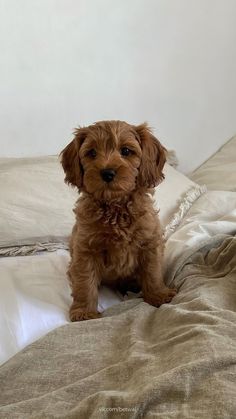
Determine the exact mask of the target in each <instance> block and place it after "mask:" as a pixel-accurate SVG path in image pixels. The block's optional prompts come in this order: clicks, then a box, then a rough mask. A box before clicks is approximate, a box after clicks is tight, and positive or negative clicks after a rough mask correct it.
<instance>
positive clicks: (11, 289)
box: [0, 192, 236, 362]
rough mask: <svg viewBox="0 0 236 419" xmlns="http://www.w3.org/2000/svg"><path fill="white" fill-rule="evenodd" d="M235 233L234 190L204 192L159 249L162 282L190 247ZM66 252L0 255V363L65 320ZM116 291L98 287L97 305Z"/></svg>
mask: <svg viewBox="0 0 236 419" xmlns="http://www.w3.org/2000/svg"><path fill="white" fill-rule="evenodd" d="M235 231H236V193H235V192H208V193H206V194H204V195H202V196H201V197H200V198H199V199H198V200H197V201H196V202H195V203H194V204H193V206H192V207H191V209H190V210H189V212H188V214H187V216H186V217H185V218H184V220H183V221H182V224H181V225H180V227H179V228H178V229H177V230H176V232H175V233H174V234H173V235H172V236H171V237H170V238H169V239H168V241H167V244H166V253H165V267H166V269H165V277H166V280H167V283H170V282H171V278H172V276H173V273H172V266H173V265H175V266H176V263H175V262H176V260H177V259H178V258H179V256H180V255H181V254H183V253H185V252H188V253H189V252H191V249H192V248H193V246H195V247H196V245H197V244H199V247H200V246H201V245H202V243H204V242H205V241H206V240H208V239H209V238H210V237H212V236H214V235H216V234H230V233H233V232H235ZM68 261H69V254H68V252H66V251H62V250H61V251H60V250H58V251H57V252H53V253H44V254H42V255H40V256H39V255H35V256H27V257H9V258H1V259H0V329H1V331H0V336H1V341H0V362H4V361H6V360H7V359H8V358H10V357H11V356H12V355H14V354H15V353H16V352H18V351H19V350H20V349H22V348H23V347H25V346H26V345H28V344H29V343H31V342H33V341H34V340H36V339H38V338H39V337H41V336H43V335H44V334H46V333H47V332H49V331H50V330H52V329H54V328H56V327H58V326H61V325H63V324H65V323H67V322H68V321H69V319H68V309H69V306H70V303H71V297H70V288H69V285H68V282H67V279H66V268H67V264H68ZM121 300H122V298H121V296H120V295H119V294H116V293H115V292H114V291H111V290H109V289H107V288H105V287H103V288H102V289H101V291H100V294H99V309H100V310H101V311H103V310H104V309H106V308H107V307H109V306H111V305H113V304H116V303H119V302H120V301H121Z"/></svg>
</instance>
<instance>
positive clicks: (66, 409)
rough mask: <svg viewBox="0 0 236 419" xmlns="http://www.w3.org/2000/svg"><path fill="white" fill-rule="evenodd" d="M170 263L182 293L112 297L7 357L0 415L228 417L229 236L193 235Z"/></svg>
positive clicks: (235, 360) (232, 336) (231, 382)
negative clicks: (196, 238) (154, 302)
mask: <svg viewBox="0 0 236 419" xmlns="http://www.w3.org/2000/svg"><path fill="white" fill-rule="evenodd" d="M192 250H194V249H192ZM171 273H172V274H171V278H170V280H171V284H172V285H175V286H177V287H178V288H179V293H178V294H177V296H176V297H175V298H174V299H173V300H172V302H171V303H170V304H164V305H163V306H161V307H160V308H159V309H156V308H154V307H152V306H150V305H148V304H146V303H144V302H143V301H142V299H137V298H136V299H133V300H130V301H127V302H123V303H121V304H117V305H115V306H113V307H112V308H110V309H108V310H106V311H105V313H104V317H103V318H102V319H97V320H93V321H87V322H82V323H73V324H67V325H65V326H62V327H59V328H57V329H56V330H54V331H53V332H50V333H49V334H48V335H47V336H45V337H44V338H42V339H40V340H38V341H37V342H35V343H33V344H31V345H30V346H28V347H27V348H26V349H24V350H23V351H22V352H20V353H19V354H17V355H16V356H15V357H13V358H12V359H10V360H9V361H8V362H7V363H5V364H4V365H3V366H2V367H1V368H0V406H1V407H0V417H2V418H4V419H5V418H10V419H13V418H24V419H27V418H56V417H57V418H65V419H70V418H88V417H89V418H94V419H97V418H108V417H109V418H110V417H114V418H116V417H117V418H118V417H122V416H123V417H129V418H142V417H145V418H153V417H156V418H161V419H163V418H181V419H191V418H203V419H204V418H206V419H211V418H212V419H213V418H214V419H222V418H234V417H235V411H236V392H235V380H236V326H235V325H236V238H235V236H234V235H230V234H223V233H222V234H217V235H216V236H215V237H214V235H212V236H211V237H210V238H208V239H207V240H206V241H205V243H204V245H203V246H200V247H199V243H196V246H195V251H193V252H192V254H191V255H189V254H188V252H184V253H183V254H182V256H181V257H180V259H178V262H177V261H175V262H174V263H173V266H172V270H171Z"/></svg>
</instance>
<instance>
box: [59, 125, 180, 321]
mask: <svg viewBox="0 0 236 419" xmlns="http://www.w3.org/2000/svg"><path fill="white" fill-rule="evenodd" d="M61 155H62V159H61V162H62V166H63V168H64V171H65V174H66V177H65V181H66V182H67V183H69V184H72V185H73V186H76V187H77V188H78V189H79V191H80V192H81V195H80V198H79V199H78V201H77V204H76V208H75V210H74V212H75V215H76V223H75V226H74V228H73V231H72V236H71V241H70V252H71V262H70V266H69V270H68V276H69V278H70V284H71V288H72V296H73V303H72V306H71V308H70V319H71V320H72V321H78V320H87V319H93V318H97V317H99V316H100V313H98V310H97V304H98V288H99V285H100V284H101V283H103V284H107V285H110V286H113V287H114V286H117V287H118V286H121V287H122V286H123V285H124V286H126V284H128V283H129V282H132V281H133V280H134V279H135V281H136V282H137V284H138V285H139V286H140V287H141V289H142V293H143V298H144V301H146V302H147V303H149V304H152V305H154V306H156V307H159V306H160V305H161V304H163V303H167V302H169V301H171V299H172V297H173V296H174V295H175V294H176V290H173V289H169V288H167V287H166V286H165V284H164V282H163V276H162V261H163V242H162V234H161V228H160V224H159V219H158V215H157V212H156V211H155V210H154V208H153V204H152V199H151V197H150V196H149V194H148V192H150V188H153V187H154V186H156V185H157V184H158V183H160V182H161V181H162V180H163V178H164V175H163V173H162V169H163V166H164V163H165V149H164V147H163V146H162V145H161V144H160V142H159V141H158V140H157V139H156V138H155V137H154V136H153V135H152V133H151V131H150V129H149V128H148V126H147V125H146V124H142V125H139V126H133V125H129V124H127V123H126V122H122V121H102V122H97V123H95V124H93V125H91V126H89V127H87V128H79V129H77V130H76V132H75V137H74V139H73V141H72V142H71V143H70V144H68V146H67V147H66V148H65V149H64V150H63V151H62V153H61ZM104 169H107V170H108V171H109V173H110V171H111V173H110V174H109V173H108V175H107V173H106V174H105V175H104V172H102V171H104ZM104 176H105V179H106V180H104ZM107 176H108V178H109V176H111V177H112V179H111V178H110V179H107Z"/></svg>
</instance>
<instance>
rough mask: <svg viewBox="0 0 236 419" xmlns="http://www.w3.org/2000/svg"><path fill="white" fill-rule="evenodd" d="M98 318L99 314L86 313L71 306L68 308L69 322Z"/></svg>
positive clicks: (96, 312) (82, 309)
mask: <svg viewBox="0 0 236 419" xmlns="http://www.w3.org/2000/svg"><path fill="white" fill-rule="evenodd" d="M99 317H101V314H100V313H99V312H98V311H88V310H85V309H84V308H80V307H73V305H72V306H71V308H70V320H71V321H72V322H79V321H82V320H91V319H98V318H99Z"/></svg>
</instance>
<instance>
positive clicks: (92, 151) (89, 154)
mask: <svg viewBox="0 0 236 419" xmlns="http://www.w3.org/2000/svg"><path fill="white" fill-rule="evenodd" d="M96 155H97V152H96V150H94V148H92V149H91V150H89V151H88V152H87V153H86V156H88V157H91V158H92V159H94V158H95V157H96Z"/></svg>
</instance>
